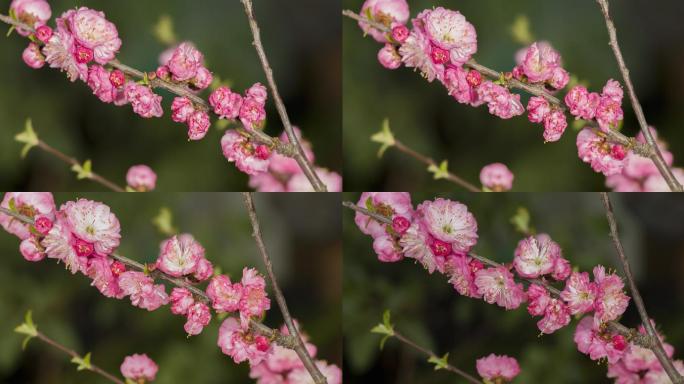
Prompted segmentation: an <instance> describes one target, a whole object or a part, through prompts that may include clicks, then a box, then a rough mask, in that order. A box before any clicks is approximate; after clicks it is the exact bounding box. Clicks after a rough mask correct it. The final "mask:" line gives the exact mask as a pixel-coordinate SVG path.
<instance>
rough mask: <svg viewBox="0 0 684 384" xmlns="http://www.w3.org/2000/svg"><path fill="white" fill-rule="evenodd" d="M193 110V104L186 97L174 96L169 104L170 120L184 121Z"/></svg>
mask: <svg viewBox="0 0 684 384" xmlns="http://www.w3.org/2000/svg"><path fill="white" fill-rule="evenodd" d="M210 100H211V99H210ZM194 112H195V106H194V105H193V104H192V101H190V99H188V98H187V97H176V98H174V99H173V103H172V104H171V120H173V121H175V122H176V123H185V122H186V121H187V120H188V118H190V116H191V115H192V114H193V113H194Z"/></svg>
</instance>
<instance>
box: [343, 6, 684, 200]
mask: <svg viewBox="0 0 684 384" xmlns="http://www.w3.org/2000/svg"><path fill="white" fill-rule="evenodd" d="M343 4H344V7H345V8H349V9H352V10H354V11H355V12H358V11H359V10H360V9H361V5H362V4H363V1H362V0H345V1H344V2H343ZM409 4H410V6H411V15H412V16H415V15H417V14H418V13H419V12H420V11H421V10H423V9H426V8H430V7H432V6H444V7H447V8H450V9H456V10H459V11H460V12H461V13H462V14H464V15H465V16H466V18H467V19H468V21H470V22H471V23H472V24H473V25H474V26H475V28H476V30H477V37H478V52H477V54H476V55H475V56H474V58H475V59H476V60H477V61H478V62H480V63H482V64H484V65H486V66H488V67H490V68H494V69H496V70H499V71H510V70H511V69H512V68H513V66H514V65H515V62H514V54H515V52H516V51H517V50H518V49H520V48H522V47H523V46H522V45H520V44H518V43H516V42H515V41H514V40H513V39H512V34H511V26H512V25H513V23H514V21H515V20H516V19H517V18H518V17H519V16H521V15H522V16H525V17H527V19H528V20H529V25H530V29H531V31H532V33H533V35H534V37H535V38H536V40H547V41H549V42H550V43H551V44H552V45H553V46H554V47H555V48H556V49H557V50H558V51H559V52H560V53H561V55H562V57H563V63H564V67H565V68H566V69H567V70H568V71H569V72H570V73H571V74H574V75H577V76H578V77H579V79H580V80H582V81H586V82H587V83H588V84H589V87H590V88H591V89H593V90H599V91H600V90H601V88H602V87H603V85H604V84H605V82H606V81H607V80H608V79H609V78H614V79H618V80H620V82H622V78H621V76H620V74H619V71H618V67H617V64H616V61H615V57H614V56H613V53H612V51H611V50H610V48H609V46H608V33H607V30H606V26H605V23H604V19H603V16H602V14H601V12H600V10H599V7H598V4H596V2H595V1H591V0H588V1H573V2H562V1H544V0H519V1H508V2H502V1H497V0H477V1H475V0H469V1H458V2H453V1H447V0H411V1H409ZM611 5H612V7H611V14H612V16H613V19H614V21H615V24H616V27H617V30H618V38H619V42H620V45H621V48H622V51H623V55H624V57H625V60H626V62H627V65H628V66H629V69H630V71H631V76H632V81H633V83H634V86H635V87H636V91H637V94H638V97H639V99H640V101H641V103H642V106H643V108H644V112H645V114H646V118H647V121H648V122H649V123H650V124H651V125H653V126H655V127H656V128H657V129H658V131H659V132H661V133H662V135H663V137H664V138H666V139H667V141H668V142H669V143H670V147H671V150H672V152H673V153H674V154H675V165H679V166H682V165H683V164H684V159H682V158H681V157H682V156H684V131H682V130H681V129H680V125H681V122H682V121H683V120H684V108H682V105H684V94H683V93H682V92H681V89H682V87H683V86H684V72H683V71H682V68H684V50H682V42H681V37H682V35H684V24H682V22H681V15H682V14H684V3H683V2H681V1H677V0H663V1H658V2H657V5H654V3H653V1H648V0H635V1H611ZM342 25H343V36H344V37H343V57H344V64H343V87H344V96H343V114H344V115H343V116H344V121H343V126H344V143H345V146H344V148H345V152H344V158H345V180H344V181H345V190H347V191H368V190H376V191H379V190H385V191H398V190H400V191H406V190H415V191H433V192H438V191H443V190H444V189H445V188H452V187H453V185H450V184H448V182H446V181H434V180H432V175H431V174H429V173H428V172H426V171H425V168H426V167H424V166H423V165H422V164H419V163H417V162H416V161H415V160H413V159H411V158H409V157H407V156H406V155H403V154H401V153H399V152H398V151H396V150H392V149H390V150H388V151H387V153H386V154H385V157H384V158H383V159H378V158H377V157H376V153H377V150H378V144H376V143H371V141H370V140H369V137H370V136H371V134H373V133H375V132H377V131H379V130H380V127H381V122H382V120H383V119H384V118H385V117H387V118H389V120H390V123H391V128H392V130H393V131H394V133H395V135H396V136H397V138H398V139H399V140H401V141H403V142H404V143H407V144H409V145H410V146H412V147H413V148H414V149H416V150H418V151H419V152H422V153H424V154H427V155H430V156H432V157H434V158H435V159H437V160H442V159H448V160H449V169H450V170H452V171H453V172H454V173H456V174H458V175H459V176H462V177H464V178H465V179H466V180H469V181H471V182H473V183H476V184H479V178H478V177H479V171H480V169H481V168H482V167H483V166H484V165H486V164H489V163H493V162H503V163H506V164H507V165H508V166H509V167H510V168H511V170H512V171H513V173H515V182H514V186H513V188H514V190H515V191H539V190H545V191H592V190H605V187H604V180H605V178H604V177H603V175H600V174H596V173H594V172H593V171H592V170H591V168H590V167H589V166H588V165H587V164H584V163H582V162H581V161H580V160H579V158H578V157H577V148H576V145H575V136H576V134H575V133H574V132H573V131H572V129H571V127H568V131H567V132H566V133H565V135H564V136H563V138H562V139H561V140H560V141H559V142H556V143H549V144H544V143H543V138H542V131H543V127H542V126H541V125H539V124H532V123H530V122H529V121H528V120H527V117H526V116H519V117H516V118H513V119H511V120H501V119H499V118H497V117H494V116H492V115H490V114H489V113H488V111H487V108H486V106H484V107H479V108H473V107H469V106H465V105H461V104H459V103H458V102H456V101H455V100H454V99H453V98H452V97H450V96H448V95H447V92H446V90H445V88H444V87H443V86H442V85H440V84H437V83H434V82H433V83H432V84H430V83H428V82H427V81H425V80H424V79H423V78H422V77H421V76H419V75H418V74H417V73H414V72H413V71H412V70H411V69H407V68H401V69H397V70H394V71H390V70H386V69H384V68H382V67H381V66H380V64H379V63H378V62H377V59H376V55H377V51H378V50H379V49H380V48H381V45H380V44H378V43H376V42H375V40H373V39H372V38H371V37H366V38H364V37H363V34H362V32H361V30H360V29H359V27H358V26H357V23H356V22H355V21H353V20H351V19H348V18H344V21H343V24H342ZM563 95H564V94H563ZM527 99H528V96H525V95H523V97H522V101H523V104H524V105H527ZM623 109H624V111H625V120H624V132H625V133H626V134H628V135H631V136H634V135H635V134H636V133H637V132H638V124H637V121H636V119H635V117H634V113H633V111H632V108H631V106H630V105H629V102H628V100H627V98H625V100H624V102H623Z"/></svg>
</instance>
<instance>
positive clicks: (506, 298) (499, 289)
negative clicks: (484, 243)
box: [475, 266, 527, 309]
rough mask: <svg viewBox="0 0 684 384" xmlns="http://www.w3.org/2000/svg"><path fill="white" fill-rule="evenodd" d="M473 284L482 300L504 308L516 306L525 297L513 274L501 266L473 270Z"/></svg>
mask: <svg viewBox="0 0 684 384" xmlns="http://www.w3.org/2000/svg"><path fill="white" fill-rule="evenodd" d="M475 285H476V286H477V292H478V293H479V294H481V295H482V298H483V299H484V301H486V302H487V303H489V304H494V303H496V304H497V305H498V306H500V307H503V308H506V309H515V308H518V307H519V306H520V304H522V303H523V302H524V301H525V300H526V299H527V295H526V294H525V290H524V289H523V286H522V284H520V283H518V284H516V283H515V280H513V274H512V273H511V272H510V271H509V270H508V269H507V268H506V267H503V266H501V267H496V268H485V269H481V270H479V271H477V272H475Z"/></svg>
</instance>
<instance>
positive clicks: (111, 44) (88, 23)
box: [57, 7, 121, 65]
mask: <svg viewBox="0 0 684 384" xmlns="http://www.w3.org/2000/svg"><path fill="white" fill-rule="evenodd" d="M62 22H64V23H65V24H66V26H67V27H68V29H69V31H70V32H71V33H72V34H73V36H74V39H75V40H76V42H78V44H79V45H81V46H83V47H85V48H88V49H92V50H93V58H94V59H95V61H96V62H97V63H98V64H102V65H104V64H107V63H108V62H110V61H111V60H113V59H114V57H115V56H116V54H117V52H119V48H121V39H119V32H118V31H117V30H116V26H115V25H114V24H112V23H111V22H109V21H108V20H107V19H106V18H105V14H104V13H103V12H100V11H95V10H92V9H89V8H86V7H81V8H78V9H76V10H73V9H72V10H69V11H67V12H65V13H63V14H62V16H61V17H60V18H59V19H57V25H58V26H59V25H60V23H62Z"/></svg>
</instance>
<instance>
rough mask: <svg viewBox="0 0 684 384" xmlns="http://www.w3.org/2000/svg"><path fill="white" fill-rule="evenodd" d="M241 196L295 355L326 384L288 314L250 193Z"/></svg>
mask: <svg viewBox="0 0 684 384" xmlns="http://www.w3.org/2000/svg"><path fill="white" fill-rule="evenodd" d="M242 196H243V198H244V200H245V207H246V208H247V213H248V214H249V220H250V222H251V223H252V231H253V232H252V236H253V237H254V241H255V242H256V244H257V248H259V253H261V257H262V258H263V260H264V265H265V266H266V272H267V273H268V278H269V279H270V280H271V285H272V286H273V293H274V294H275V298H276V302H277V303H278V307H280V312H281V313H282V314H283V319H284V320H285V324H286V325H287V329H288V330H289V331H290V335H292V336H294V338H295V341H296V343H297V345H296V346H295V348H294V350H295V352H297V356H299V359H300V360H301V361H302V363H303V364H304V367H305V368H306V370H307V371H309V374H310V375H311V378H312V379H313V380H314V382H315V383H316V384H326V383H327V380H326V379H325V376H323V374H322V373H321V371H319V370H318V367H317V366H316V363H315V362H314V360H313V358H312V357H311V355H309V352H308V351H307V350H306V345H305V344H304V340H303V339H302V336H301V334H300V333H299V330H298V329H297V325H296V324H295V323H294V320H293V319H292V316H291V315H290V310H289V309H288V308H287V302H286V301H285V296H284V295H283V292H282V291H281V290H280V286H278V282H277V281H276V276H275V273H274V272H273V265H272V263H271V258H270V257H269V256H268V251H267V250H266V245H265V244H264V240H263V239H262V238H261V228H260V226H259V219H258V217H257V213H256V208H255V207H254V200H253V198H252V193H250V192H243V194H242Z"/></svg>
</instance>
